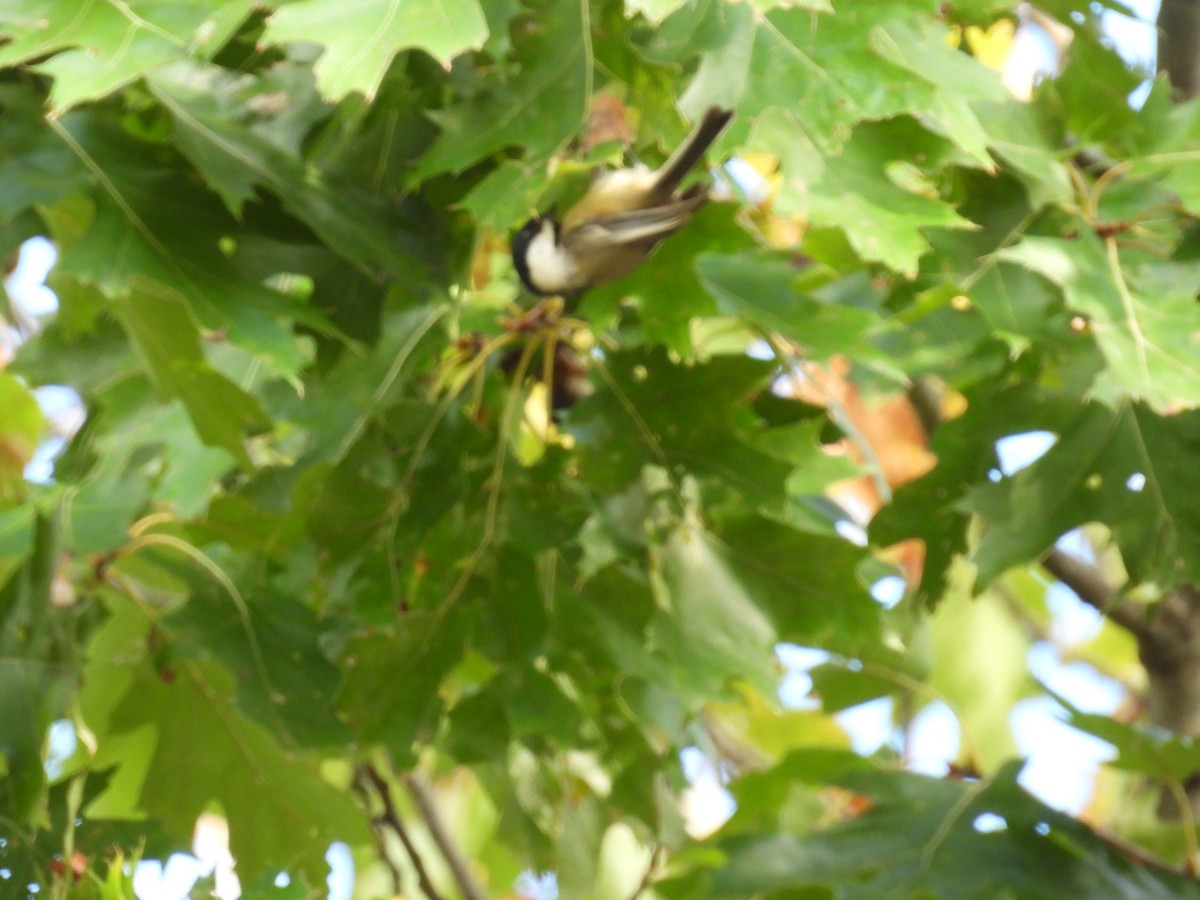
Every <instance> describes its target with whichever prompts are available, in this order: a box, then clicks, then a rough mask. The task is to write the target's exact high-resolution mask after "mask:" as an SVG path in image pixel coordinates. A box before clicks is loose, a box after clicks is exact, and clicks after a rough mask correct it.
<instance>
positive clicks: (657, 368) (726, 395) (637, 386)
mask: <svg viewBox="0 0 1200 900" xmlns="http://www.w3.org/2000/svg"><path fill="white" fill-rule="evenodd" d="M603 365H604V366H605V370H606V371H607V373H608V378H607V379H605V380H604V383H605V384H606V385H607V386H608V388H609V389H608V390H602V391H598V392H597V393H596V394H595V395H594V396H593V397H590V398H588V399H587V400H585V401H584V402H583V403H581V404H580V405H579V406H578V407H576V408H575V409H574V410H572V411H571V415H570V417H569V420H568V422H567V427H568V430H569V431H570V432H571V434H573V435H574V437H575V440H576V441H577V442H578V444H577V446H578V451H579V475H580V477H581V478H582V479H583V480H584V481H586V482H588V483H589V484H592V485H594V486H595V487H596V488H597V489H599V490H602V491H615V490H621V489H624V488H625V487H626V486H627V485H628V484H629V483H630V482H631V481H633V480H634V479H635V478H636V477H637V476H638V474H639V472H640V471H641V468H642V466H644V465H647V464H650V465H666V466H668V467H670V469H671V470H672V471H673V472H691V473H693V474H696V475H698V476H701V477H706V478H711V479H712V480H713V482H714V484H719V485H721V486H722V489H723V490H726V491H733V492H735V493H736V494H739V495H741V496H743V497H745V498H748V499H750V500H751V501H752V502H754V503H762V504H765V505H768V506H770V505H776V506H778V505H779V504H780V502H781V501H782V499H783V497H784V480H785V479H786V477H787V472H788V469H789V467H788V466H787V464H786V463H783V462H782V461H780V460H778V459H775V458H773V457H771V456H768V455H767V454H765V453H763V452H761V451H759V450H757V449H755V448H754V447H752V446H751V445H750V444H749V443H747V442H745V441H743V440H742V439H741V436H740V435H739V433H738V431H739V429H738V428H737V427H736V424H735V423H736V415H737V411H738V410H739V409H740V407H741V406H742V404H743V402H744V400H745V398H746V396H747V394H749V393H750V392H752V391H754V390H756V389H757V388H758V387H760V386H761V384H762V382H763V380H764V379H765V378H766V377H767V375H768V373H769V372H770V369H771V367H770V365H769V364H767V363H763V362H761V361H758V360H754V359H749V358H747V357H744V356H735V357H716V358H714V359H712V360H710V361H709V362H707V363H702V364H697V365H694V366H683V365H676V364H673V363H671V362H670V361H669V360H668V358H667V356H666V354H665V353H663V352H661V351H642V352H631V351H626V352H623V353H619V354H614V355H612V356H610V357H608V358H607V359H606V360H605V361H604V362H603ZM631 410H633V411H634V412H633V414H632V415H631V412H630V411H631Z"/></svg>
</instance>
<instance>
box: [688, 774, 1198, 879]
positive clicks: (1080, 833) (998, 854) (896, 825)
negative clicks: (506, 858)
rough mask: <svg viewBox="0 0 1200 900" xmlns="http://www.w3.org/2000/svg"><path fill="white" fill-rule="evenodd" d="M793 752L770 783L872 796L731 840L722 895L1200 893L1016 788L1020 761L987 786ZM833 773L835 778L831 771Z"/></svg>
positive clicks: (769, 776)
mask: <svg viewBox="0 0 1200 900" xmlns="http://www.w3.org/2000/svg"><path fill="white" fill-rule="evenodd" d="M834 759H835V758H831V757H829V756H822V755H818V754H815V753H814V754H811V755H806V754H805V753H803V752H798V753H795V754H793V755H792V756H791V757H790V758H789V759H788V760H786V761H785V762H784V763H783V764H782V765H781V766H780V767H779V769H778V770H776V771H773V772H770V773H766V774H764V775H756V776H753V778H754V779H755V780H760V781H766V780H768V779H769V780H771V781H772V782H773V783H774V784H776V785H777V787H778V788H779V789H780V790H779V795H780V796H783V795H784V794H785V791H784V790H783V788H784V786H785V785H786V784H787V783H788V780H789V779H790V778H796V777H799V778H800V779H802V780H805V781H809V780H817V783H820V781H821V780H825V779H826V778H828V779H830V780H832V781H833V782H834V783H836V784H840V785H841V786H843V787H845V788H847V789H848V790H851V791H854V792H855V793H857V794H859V795H861V796H862V797H863V799H864V801H865V802H864V804H863V805H864V806H866V807H867V808H866V811H865V812H863V813H862V814H861V815H859V816H858V817H856V818H853V819H850V820H848V821H844V822H841V823H839V824H837V825H834V826H832V827H830V828H827V829H824V830H821V831H818V832H815V833H811V834H808V835H805V836H800V835H795V834H788V833H775V834H766V833H757V834H755V833H751V834H745V835H741V836H738V837H733V838H730V839H727V840H725V841H722V850H723V851H724V852H725V854H726V858H727V862H726V864H725V866H724V867H723V868H722V870H721V871H720V872H719V873H717V874H715V875H713V876H712V882H711V886H710V893H708V894H707V896H712V897H746V896H750V895H751V894H754V893H756V892H759V891H782V890H784V889H788V888H791V889H792V890H796V889H799V888H802V887H806V888H808V889H810V890H811V889H816V888H822V887H823V888H825V889H826V890H833V889H836V890H837V891H838V893H839V895H840V896H845V897H862V898H867V897H896V898H913V900H916V898H920V897H930V896H934V897H972V896H985V895H990V894H996V893H998V892H999V893H1005V894H1008V895H1011V896H1016V897H1046V896H1069V895H1072V894H1074V895H1078V896H1083V897H1122V898H1130V900H1133V898H1138V897H1162V898H1167V897H1196V896H1200V887H1198V886H1197V885H1196V883H1195V882H1194V881H1193V880H1191V879H1188V878H1186V877H1184V876H1182V875H1179V874H1177V873H1174V872H1171V871H1170V870H1168V869H1165V868H1157V867H1152V866H1147V865H1142V864H1135V863H1133V862H1131V861H1130V860H1129V859H1128V858H1127V857H1126V856H1124V855H1123V854H1121V853H1120V852H1119V851H1118V850H1116V849H1114V848H1113V847H1111V846H1110V845H1109V844H1108V843H1107V842H1106V841H1104V840H1102V839H1101V838H1100V837H1099V836H1097V835H1096V834H1095V833H1093V832H1092V831H1091V830H1089V829H1088V828H1087V827H1086V826H1084V825H1082V824H1080V823H1079V822H1076V821H1075V820H1074V819H1072V818H1070V817H1069V816H1065V815H1063V814H1062V813H1059V812H1056V811H1055V810H1053V809H1051V808H1049V807H1047V806H1045V805H1044V804H1042V803H1040V802H1039V801H1037V800H1035V799H1033V798H1032V797H1030V796H1029V795H1028V794H1026V793H1025V792H1024V791H1023V790H1022V789H1021V788H1020V787H1019V785H1018V784H1017V775H1018V773H1019V771H1020V764H1019V763H1010V764H1009V765H1007V766H1005V767H1004V768H1003V769H1002V770H1001V771H1000V772H998V773H997V774H996V775H995V776H994V777H993V778H991V779H989V780H987V781H984V782H978V783H970V782H962V781H951V780H940V781H939V780H937V779H932V778H927V777H923V776H919V775H909V774H904V773H888V772H879V771H871V770H869V769H865V768H856V767H854V766H852V765H850V764H848V763H847V762H846V761H843V762H842V766H841V771H840V772H839V771H837V770H836V769H832V766H831V765H830V763H832V762H834ZM831 769H832V771H831Z"/></svg>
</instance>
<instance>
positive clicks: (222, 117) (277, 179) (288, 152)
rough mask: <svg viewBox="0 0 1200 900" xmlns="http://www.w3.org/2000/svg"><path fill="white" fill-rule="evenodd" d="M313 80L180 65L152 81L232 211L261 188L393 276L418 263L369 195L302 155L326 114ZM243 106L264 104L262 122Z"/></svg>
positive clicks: (350, 253)
mask: <svg viewBox="0 0 1200 900" xmlns="http://www.w3.org/2000/svg"><path fill="white" fill-rule="evenodd" d="M286 8H287V9H292V8H294V7H286ZM310 78H311V76H310V75H309V74H308V73H307V72H304V71H302V70H297V71H295V72H294V73H292V74H291V75H284V74H281V72H279V71H277V72H275V73H273V74H272V76H271V77H268V78H263V79H254V78H251V77H249V76H232V75H229V74H228V73H226V72H224V71H223V70H222V69H220V68H218V67H215V66H207V67H202V66H197V65H194V64H190V63H179V64H176V65H173V66H169V67H166V68H163V69H160V70H159V71H157V72H155V73H154V74H153V75H152V76H151V78H150V79H149V85H150V89H151V90H152V91H153V92H154V94H155V96H157V97H158V99H159V100H160V101H161V102H162V104H163V105H164V106H165V107H166V108H167V110H168V111H169V112H170V113H171V115H172V116H173V117H174V119H175V122H176V127H177V128H178V129H179V139H180V144H181V149H182V150H183V152H184V153H186V154H187V156H188V157H189V159H191V160H192V161H193V162H194V163H195V165H196V167H197V168H198V169H199V170H200V171H201V172H203V173H204V175H205V176H206V177H207V178H208V180H209V182H210V183H211V184H212V185H213V186H214V187H215V188H216V189H217V190H218V191H219V192H220V193H221V196H222V197H223V198H224V200H225V203H226V205H227V206H228V207H229V209H230V211H231V212H233V214H234V215H240V214H241V211H242V204H243V203H244V202H245V201H246V200H247V199H248V198H249V197H251V196H252V195H253V190H254V188H255V186H258V185H262V186H265V187H268V188H270V189H271V190H272V191H274V192H275V194H276V195H277V196H278V197H279V198H280V200H281V201H282V202H283V205H284V207H285V208H287V209H288V210H289V211H290V212H291V213H293V214H294V215H295V216H296V217H297V218H299V219H301V220H302V221H304V222H306V223H307V224H308V225H309V226H310V227H311V228H312V229H313V230H314V231H315V232H317V234H319V235H321V236H322V237H324V238H325V239H326V240H327V241H328V242H329V245H330V246H331V247H333V248H334V249H336V250H337V251H338V252H340V253H341V254H342V255H343V256H345V257H346V258H347V259H349V260H352V261H354V262H355V263H357V264H358V265H359V266H360V267H361V268H363V269H364V270H366V271H373V270H374V269H375V268H376V267H377V266H380V265H382V266H384V267H386V268H387V269H388V270H389V271H390V272H393V273H400V272H405V271H406V270H411V269H412V268H413V264H414V262H415V261H414V260H413V259H412V258H411V257H409V256H408V255H407V254H404V253H403V252H401V250H400V249H399V248H398V247H397V245H396V242H395V240H394V238H393V236H392V235H391V234H390V233H389V227H388V225H387V224H386V223H385V222H384V220H383V217H382V215H381V214H380V213H379V211H378V210H377V207H376V206H375V204H374V203H373V202H372V201H371V199H370V198H368V197H364V196H353V195H352V194H351V193H350V192H349V191H348V190H347V189H346V188H344V187H341V188H339V187H336V186H333V185H330V184H327V183H325V182H324V181H323V180H322V179H320V178H319V177H317V176H314V173H313V172H312V171H311V170H310V169H309V168H308V167H307V166H306V165H305V163H304V161H303V160H302V159H301V158H300V156H299V152H298V151H299V139H300V138H301V137H303V135H304V131H305V130H306V129H305V125H306V124H309V123H311V122H312V121H314V120H315V119H316V118H318V117H319V116H321V115H323V114H325V112H326V110H324V109H323V108H322V107H321V106H320V104H319V103H316V102H315V96H314V95H313V92H312V88H311V84H309V79H310ZM284 104H286V106H285V105H284ZM244 105H252V106H254V107H255V108H262V109H264V113H263V114H262V115H260V116H259V117H258V118H259V120H260V121H258V122H253V123H246V122H245V121H244V115H243V107H244ZM272 106H274V107H276V108H278V107H281V106H282V107H283V111H282V112H281V114H279V115H275V116H271V115H269V114H267V113H266V110H270V109H271V107H272ZM297 127H298V128H299V130H298V131H297Z"/></svg>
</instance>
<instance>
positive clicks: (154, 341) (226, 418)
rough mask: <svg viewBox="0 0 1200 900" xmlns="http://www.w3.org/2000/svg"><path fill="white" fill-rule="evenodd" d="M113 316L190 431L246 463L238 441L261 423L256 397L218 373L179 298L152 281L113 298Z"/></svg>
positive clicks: (245, 464) (243, 447) (243, 446)
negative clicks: (179, 405)
mask: <svg viewBox="0 0 1200 900" xmlns="http://www.w3.org/2000/svg"><path fill="white" fill-rule="evenodd" d="M116 313H117V317H118V318H119V319H120V320H121V324H122V325H123V326H124V327H125V329H126V331H127V332H128V333H129V336H130V338H131V339H132V340H133V342H134V346H135V347H136V349H137V351H138V354H139V355H140V356H141V358H142V361H143V363H144V364H145V366H146V368H147V370H148V371H149V373H150V375H151V377H152V378H153V379H154V382H155V384H156V385H157V386H158V388H159V390H161V391H162V392H164V393H165V394H167V395H168V396H174V397H178V398H179V399H180V400H181V401H183V405H184V406H185V407H187V411H188V416H189V417H190V418H191V421H192V425H193V426H194V427H195V429H196V433H197V434H198V435H199V436H200V438H201V440H203V441H204V442H205V443H206V444H209V445H211V446H215V447H222V448H224V449H225V450H227V451H229V453H230V454H231V455H232V456H233V457H234V458H235V459H237V460H238V461H239V462H240V463H241V464H242V465H243V466H245V467H247V468H249V467H250V466H251V465H252V463H251V462H250V456H249V454H248V453H247V451H246V447H245V444H244V443H243V439H244V436H245V434H246V432H247V431H249V430H257V429H261V428H263V427H265V426H266V423H267V418H266V416H265V414H264V413H263V411H262V408H261V407H260V406H259V404H258V401H257V400H255V399H254V398H253V397H252V396H251V395H249V394H247V393H246V392H245V391H243V390H242V389H241V388H239V387H237V386H236V385H235V384H233V382H231V381H229V380H228V379H226V378H224V377H223V376H221V375H219V374H218V373H217V372H216V371H214V370H213V369H212V367H211V366H210V365H209V364H208V362H207V361H206V360H205V358H204V355H203V353H202V352H201V349H200V340H199V334H198V333H197V331H196V327H195V325H194V324H193V322H192V321H191V319H190V317H189V316H188V314H187V310H186V308H185V307H184V305H183V304H182V303H180V302H179V299H178V298H177V297H176V296H175V295H174V294H172V293H171V292H170V291H167V290H164V289H163V288H162V287H161V286H159V285H156V284H153V283H144V284H143V285H141V286H140V290H137V291H135V292H133V293H131V294H130V295H129V296H128V297H126V298H123V299H121V300H119V301H118V302H117V304H116Z"/></svg>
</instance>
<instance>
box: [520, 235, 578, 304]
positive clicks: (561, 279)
mask: <svg viewBox="0 0 1200 900" xmlns="http://www.w3.org/2000/svg"><path fill="white" fill-rule="evenodd" d="M525 259H526V263H527V264H528V266H529V274H530V277H531V278H532V279H533V282H534V284H536V285H537V287H538V289H539V290H541V291H544V292H546V293H548V294H558V293H563V292H566V291H574V290H578V288H579V283H578V282H579V270H578V268H577V267H576V266H575V265H574V263H572V262H571V258H570V257H569V256H568V255H567V254H566V253H565V252H563V249H562V247H560V246H558V244H557V243H555V240H554V233H553V232H552V231H550V230H546V231H542V232H541V233H540V234H538V235H537V237H535V238H534V239H533V240H532V241H530V242H529V250H528V252H527V254H526V258H525Z"/></svg>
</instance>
